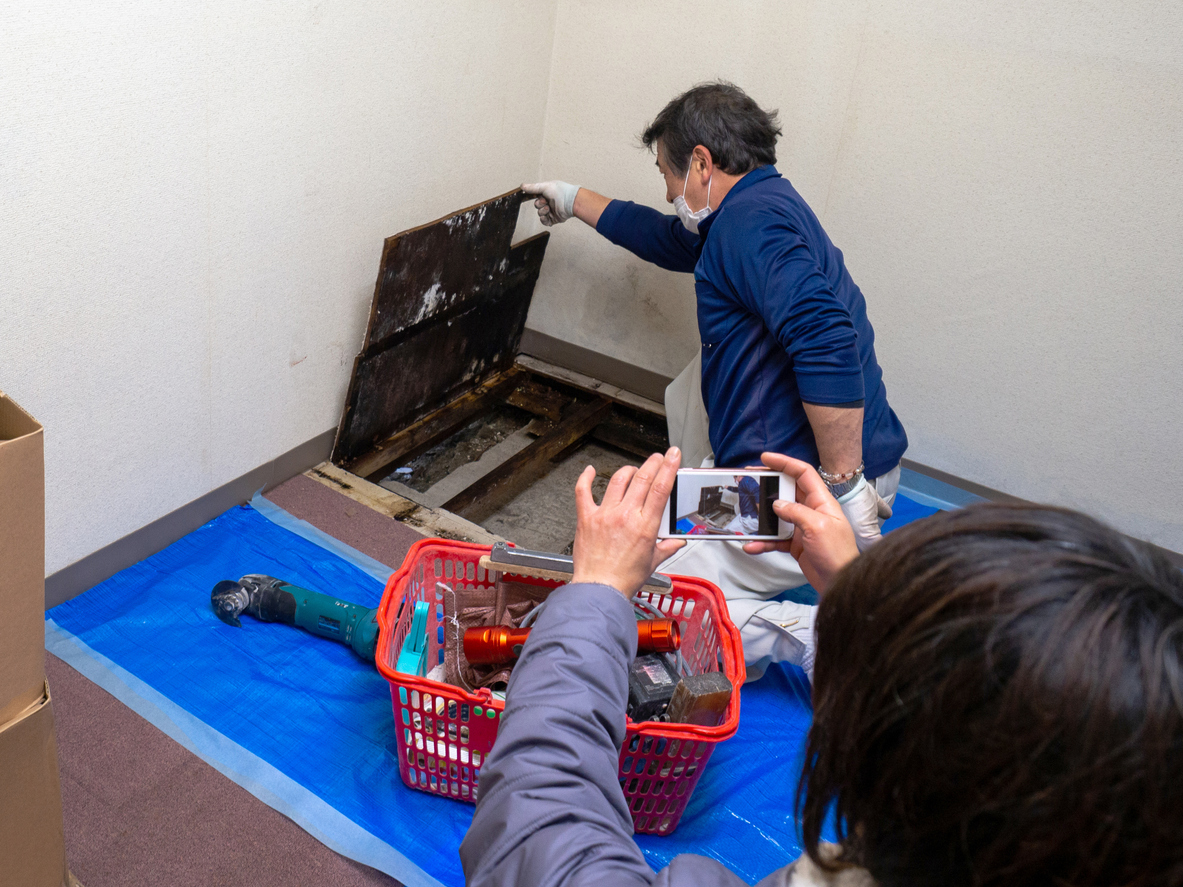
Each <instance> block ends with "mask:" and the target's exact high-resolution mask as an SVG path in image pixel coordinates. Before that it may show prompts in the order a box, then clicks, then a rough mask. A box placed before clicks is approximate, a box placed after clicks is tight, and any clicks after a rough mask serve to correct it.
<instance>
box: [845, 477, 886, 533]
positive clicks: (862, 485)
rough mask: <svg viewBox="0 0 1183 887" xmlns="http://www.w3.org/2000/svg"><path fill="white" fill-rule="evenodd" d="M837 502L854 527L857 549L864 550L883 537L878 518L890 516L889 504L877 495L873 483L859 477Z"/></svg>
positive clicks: (877, 492)
mask: <svg viewBox="0 0 1183 887" xmlns="http://www.w3.org/2000/svg"><path fill="white" fill-rule="evenodd" d="M838 504H839V505H841V506H842V513H843V514H845V515H846V519H847V520H848V521H850V526H851V527H852V528H853V529H854V538H855V541H856V542H857V543H858V550H859V551H866V550H867V549H868V548H870V547H871V546H872V545H874V544H875V543H876V542H878V541H879V540H880V539H882V538H883V534H882V532H881V531H880V529H879V518H880V517H884V518H888V517H891V506H890V505H888V504H887V503H886V502H885V501H884V500H883V498H882V497H881V496H880V495H879V491H878V490H876V489H875V485H874V484H872V483H869V482H868V481H867V479H866V478H865V477H864V478H860V479H859V482H858V483H857V484H856V485H855V487H854V489H853V490H851V491H850V492H848V493H846V494H845V495H843V496H842V497H841V498H840V499H839V500H838Z"/></svg>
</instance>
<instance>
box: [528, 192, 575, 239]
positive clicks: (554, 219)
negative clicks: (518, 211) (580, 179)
mask: <svg viewBox="0 0 1183 887" xmlns="http://www.w3.org/2000/svg"><path fill="white" fill-rule="evenodd" d="M522 190H523V191H525V192H526V193H527V194H536V195H538V199H537V200H535V201H534V208H535V209H537V210H538V220H539V221H540V222H542V224H544V225H546V226H547V227H548V228H549V227H550V226H551V225H557V224H558V223H559V222H565V221H567V219H569V218H571V216H573V215H575V195H576V194H578V193H579V186H578V185H569V184H567V183H566V182H539V183H538V184H537V185H522Z"/></svg>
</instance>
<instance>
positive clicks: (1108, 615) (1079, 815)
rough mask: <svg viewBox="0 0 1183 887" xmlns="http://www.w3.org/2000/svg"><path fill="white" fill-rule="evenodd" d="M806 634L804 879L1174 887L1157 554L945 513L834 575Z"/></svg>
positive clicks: (1176, 721)
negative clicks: (812, 865)
mask: <svg viewBox="0 0 1183 887" xmlns="http://www.w3.org/2000/svg"><path fill="white" fill-rule="evenodd" d="M817 633H818V650H817V660H816V664H815V673H814V691H813V692H814V697H813V698H814V711H815V714H814V722H813V726H812V728H811V730H810V733H809V740H808V750H807V754H806V765H805V768H804V771H803V773H802V776H801V782H800V784H799V786H798V794H797V798H798V803H799V804H800V807H801V812H802V832H803V837H804V846H805V848H806V851H807V852H808V854H809V856H810V857H811V858H813V859H814V860H815V861H817V862H818V863H819V864H820V865H822V866H823V867H827V868H831V869H832V868H834V867H835V865H837V866H839V867H840V866H841V865H842V864H846V863H849V864H855V865H861V866H863V867H865V868H867V869H868V870H869V871H870V873H871V875H872V876H874V878H875V879H876V880H877V881H878V883H879V884H880V885H881V887H902V885H905V884H907V885H912V887H928V885H937V884H939V885H942V887H949V885H975V887H979V885H981V887H985V885H1006V887H1025V885H1036V884H1038V885H1049V884H1055V885H1073V887H1091V885H1098V887H1099V885H1105V887H1113V885H1150V884H1155V885H1159V884H1164V885H1165V884H1183V839H1181V836H1183V573H1181V572H1180V571H1179V570H1178V569H1176V568H1175V567H1174V566H1173V565H1171V564H1170V563H1169V561H1167V560H1166V558H1164V557H1163V556H1162V555H1161V554H1160V553H1158V552H1156V551H1154V550H1153V549H1151V548H1150V547H1149V546H1146V545H1143V544H1140V543H1138V542H1135V541H1132V540H1130V539H1128V538H1126V537H1124V536H1122V535H1121V534H1119V533H1117V532H1116V531H1114V530H1112V529H1110V528H1108V527H1106V526H1104V525H1102V524H1101V523H1099V522H1097V521H1095V520H1093V519H1092V518H1089V517H1086V516H1084V515H1081V514H1078V513H1075V512H1071V511H1066V510H1063V509H1056V508H1050V507H1042V506H1011V505H979V506H973V507H969V508H966V509H963V510H959V511H954V512H948V513H941V514H939V515H935V516H933V517H931V518H928V519H925V520H922V521H918V522H916V523H913V524H910V525H908V526H905V527H901V528H900V529H898V530H896V531H895V532H893V533H891V534H889V535H887V536H885V537H884V539H883V541H882V542H880V543H878V544H877V545H876V546H874V547H873V548H872V549H870V550H869V551H868V552H867V553H865V554H863V555H862V556H860V557H859V558H857V559H856V560H855V561H854V562H853V563H851V564H850V565H849V566H848V567H847V568H846V569H845V570H843V571H842V572H841V573H840V574H839V575H838V576H837V577H836V578H835V580H834V582H833V583H832V585H831V587H830V589H829V590H828V592H827V593H826V595H825V596H824V597H823V599H822V601H821V604H820V608H819V612H818V617H817ZM835 814H836V816H837V822H839V823H840V832H841V836H842V837H841V845H842V852H841V856H840V857H839V859H838V861H837V863H834V862H827V861H825V860H824V859H823V856H825V854H824V853H823V852H822V851H820V850H819V840H820V835H821V829H822V825H823V822H825V821H826V820H827V817H829V816H833V815H835Z"/></svg>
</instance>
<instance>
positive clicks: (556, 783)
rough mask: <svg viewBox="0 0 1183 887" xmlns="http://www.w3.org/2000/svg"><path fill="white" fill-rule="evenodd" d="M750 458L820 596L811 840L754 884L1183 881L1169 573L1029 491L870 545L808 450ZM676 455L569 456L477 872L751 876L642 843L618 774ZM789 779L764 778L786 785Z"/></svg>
mask: <svg viewBox="0 0 1183 887" xmlns="http://www.w3.org/2000/svg"><path fill="white" fill-rule="evenodd" d="M765 459H766V464H768V466H769V467H770V468H774V469H776V470H778V471H785V472H787V473H789V474H790V475H792V476H794V477H795V479H796V482H797V497H796V498H797V500H798V501H796V502H783V501H778V502H777V503H776V506H775V508H776V510H777V512H778V514H779V515H780V516H781V517H782V518H783V519H785V520H791V521H792V522H793V523H794V524H795V525H796V530H795V532H794V533H793V537H792V540H791V541H790V542H789V543H787V544H788V545H789V546H790V550H791V551H792V553H793V554H794V555H796V557H797V560H798V562H799V563H800V564H801V567H802V569H803V570H804V571H805V573H806V575H807V576H808V577H809V579H810V581H811V582H812V583H813V584H814V587H815V588H817V589H818V591H819V592H820V593H821V603H820V616H819V620H818V622H819V648H818V656H817V669H816V675H815V681H814V684H813V707H814V719H813V725H812V727H811V729H810V731H809V737H808V746H807V748H806V750H805V755H804V765H803V771H802V776H801V782H800V794H799V796H798V797H799V800H800V802H801V806H800V810H801V814H800V816H801V826H802V835H803V840H802V845H803V847H804V850H805V853H804V854H803V855H802V856H801V858H800V859H798V860H797V861H795V862H793V863H792V864H790V865H788V866H786V867H785V868H782V869H779V870H777V871H775V872H772V873H770V874H769V875H768V876H767V877H766V878H764V879H763V880H762V881H760V887H823V885H825V887H876V885H877V887H905V885H907V887H913V885H942V887H971V885H986V884H989V885H995V884H998V885H1001V884H1005V885H1008V887H1011V885H1013V887H1036V885H1039V887H1042V885H1047V884H1063V885H1072V887H1109V885H1115V884H1146V885H1150V884H1156V885H1157V884H1163V885H1167V884H1178V883H1180V879H1181V873H1183V842H1180V840H1179V835H1180V834H1183V780H1180V778H1179V775H1180V773H1183V742H1181V741H1180V737H1183V686H1181V680H1183V678H1181V676H1183V573H1180V572H1179V571H1178V570H1177V569H1176V568H1174V567H1173V566H1172V565H1171V564H1170V563H1169V562H1168V561H1167V560H1166V559H1165V558H1164V557H1162V556H1161V555H1160V554H1158V553H1157V552H1155V551H1153V550H1152V549H1150V548H1149V546H1146V545H1143V544H1141V543H1137V542H1133V541H1131V540H1129V539H1126V538H1125V537H1123V536H1121V535H1120V534H1119V533H1117V532H1116V531H1114V530H1111V529H1109V528H1107V527H1104V526H1102V525H1101V524H1099V523H1098V522H1097V521H1095V520H1093V519H1092V518H1089V517H1086V516H1085V515H1081V514H1077V513H1074V512H1070V511H1066V510H1063V509H1056V508H1047V507H1041V506H1011V505H977V506H971V507H969V508H966V509H963V510H960V511H956V512H944V513H940V514H938V515H936V516H934V517H931V518H927V519H925V520H922V521H916V522H914V523H912V524H909V525H907V526H905V527H902V528H901V529H900V530H898V531H896V532H894V533H892V534H890V535H889V536H888V537H886V538H885V539H884V541H883V542H881V543H880V544H878V545H876V546H874V547H873V548H872V549H870V550H869V551H867V552H866V553H864V554H862V555H860V554H859V552H858V547H857V545H856V542H855V534H854V532H853V531H852V529H851V527H850V525H849V524H848V523H847V521H846V518H845V515H844V514H843V512H842V510H841V508H840V507H839V506H838V504H837V502H836V501H835V499H834V497H833V495H832V494H831V493H830V492H829V490H828V489H827V487H826V486H825V484H824V483H823V482H822V480H821V478H820V477H819V476H818V475H817V473H816V472H815V471H814V469H813V468H812V467H810V466H809V465H807V464H805V463H803V462H799V461H797V460H793V459H788V458H787V457H784V456H773V455H772V454H767V455H766V457H765ZM678 460H679V454H678V452H677V450H671V451H670V452H669V453H667V454H666V456H665V457H664V458H662V457H661V456H652V457H650V459H649V460H648V461H647V462H646V463H645V464H644V465H643V466H641V467H640V468H639V469H637V468H632V467H627V468H622V469H621V470H620V471H618V472H617V473H616V475H614V476H613V478H612V480H611V482H610V483H609V484H608V488H607V490H606V491H605V492H604V496H603V499H602V502H601V504H600V505H598V506H597V505H596V503H595V501H594V499H593V498H592V493H591V484H592V480H593V478H594V476H595V471H594V469H591V468H590V467H589V468H588V469H587V470H586V471H585V472H584V474H583V475H582V476H581V477H580V479H579V481H578V484H577V486H576V511H577V515H578V524H577V529H576V535H575V549H574V576H573V580H572V582H571V584H570V585H567V586H565V587H562V588H559V589H556V590H555V591H554V592H553V593H552V594H551V596H550V598H549V599H548V600H547V602H546V603H545V604H544V606H543V608H542V609H541V611H540V613H539V616H538V619H537V621H536V622H535V623H534V626H533V629H532V631H531V633H530V637H529V640H527V641H526V644H525V646H524V648H523V650H522V655H521V658H520V659H519V660H518V662H517V664H516V665H515V666H514V670H513V674H512V675H511V677H510V681H509V688H508V691H507V697H506V705H505V712H504V714H503V716H502V718H501V726H500V729H499V731H498V734H497V742H496V744H495V745H494V746H493V750H492V752H491V753H490V754H489V756H488V758H487V759H486V762H485V764H484V766H483V767H482V769H481V774H480V794H479V799H478V801H477V805H476V812H475V814H474V816H473V820H472V826H471V827H470V829H469V831H468V834H467V835H466V836H465V839H464V842H463V843H462V844H461V846H460V858H461V862H462V864H463V867H464V873H465V879H466V882H467V884H468V885H469V887H579V885H601V884H611V885H613V887H644V885H650V884H655V885H663V887H708V885H709V887H740V885H741V884H742V883H743V882H742V881H741V880H740V878H738V877H737V876H736V875H735V874H734V873H732V872H731V871H729V870H728V869H727V868H726V867H725V866H723V865H722V864H720V863H719V862H718V861H717V860H714V859H708V858H706V857H702V856H696V855H692V854H685V855H681V856H677V857H675V858H674V859H673V860H672V861H671V863H670V865H669V866H668V867H666V868H664V869H662V870H661V871H660V872H655V871H654V870H653V869H652V868H650V866H649V865H648V863H647V862H646V861H645V857H644V856H643V855H642V853H641V851H640V849H639V848H638V847H637V845H636V843H635V842H634V840H633V827H632V826H633V823H632V818H631V816H630V813H629V809H628V805H627V803H626V801H625V798H624V793H623V791H622V789H621V786H620V781H619V778H618V768H619V756H620V747H621V743H622V742H623V741H624V738H625V709H626V706H627V699H628V667H629V663H630V662H631V661H632V659H633V658H634V656H635V655H636V649H637V631H636V621H635V617H634V615H633V608H632V604H631V602H630V598H632V596H633V595H634V594H635V593H636V592H637V590H638V589H639V588H640V587H641V585H642V583H644V582H645V581H646V579H647V578H648V576H649V574H650V572H651V571H652V570H653V568H654V566H656V564H657V563H658V562H660V561H662V560H664V559H666V558H667V557H668V556H669V555H670V554H671V553H672V552H673V551H675V550H676V549H677V548H678V546H679V545H681V544H682V542H681V541H680V540H674V539H665V540H661V541H660V542H659V541H657V539H656V534H657V530H658V526H659V524H660V521H661V515H662V512H663V509H664V506H665V501H666V499H667V498H668V497H669V494H670V490H671V488H672V485H673V476H674V473H675V471H676V470H677V467H678ZM761 544H777V545H782V544H786V543H761ZM730 741H731V742H739V741H742V735H741V736H738V737H736V738H735V739H732V740H730ZM786 754H794V755H795V754H797V749H796V748H786ZM712 766H713V765H712ZM794 788H795V786H793V785H782V786H775V785H769V786H768V790H769V792H776V791H780V792H782V793H783V795H784V799H785V801H784V808H783V809H790V808H791V809H794V810H796V809H798V808H797V806H796V804H795V802H794V797H795V796H794ZM833 820H836V821H837V823H838V826H837V828H838V832H839V835H840V837H841V843H840V844H837V845H834V844H826V843H824V842H822V841H821V839H820V835H821V831H822V828H823V824H824V823H827V822H830V821H833Z"/></svg>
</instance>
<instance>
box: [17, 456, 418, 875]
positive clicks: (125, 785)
mask: <svg viewBox="0 0 1183 887" xmlns="http://www.w3.org/2000/svg"><path fill="white" fill-rule="evenodd" d="M266 495H267V497H268V498H269V499H271V500H272V501H273V502H275V503H276V504H277V505H279V506H280V507H282V508H284V509H286V510H287V511H289V512H290V513H292V514H294V515H295V516H296V517H299V518H301V519H303V520H306V521H308V522H309V523H311V524H313V525H314V526H317V527H319V528H320V529H322V530H324V531H325V532H326V533H329V534H330V535H332V536H334V537H336V538H338V539H340V540H341V541H343V542H346V543H348V544H350V545H352V546H353V547H354V548H357V549H359V550H361V551H364V552H365V553H366V554H368V555H370V556H371V557H373V558H375V559H377V560H379V561H381V562H382V563H385V564H387V565H388V566H390V567H391V568H392V569H394V568H397V567H398V565H399V564H400V563H401V562H402V559H403V556H404V555H405V554H406V551H407V549H408V548H409V547H410V546H411V545H412V544H413V543H414V542H415V541H416V540H418V539H420V538H422V537H421V536H420V535H419V534H418V533H416V532H415V531H414V530H412V529H410V528H409V527H405V526H403V525H402V524H399V523H397V522H396V521H393V520H391V519H390V518H388V517H385V516H384V515H381V514H378V513H377V512H375V511H372V510H370V509H368V508H366V507H365V506H363V505H359V504H358V503H356V502H354V501H353V500H351V499H349V498H348V497H347V496H344V495H342V494H340V493H337V492H336V491H334V490H331V489H329V488H328V487H326V486H324V485H323V484H320V483H317V482H316V481H314V480H312V479H310V478H307V477H303V476H297V477H295V478H292V479H291V480H290V481H287V482H286V483H284V484H281V485H280V486H278V487H276V488H275V489H274V490H272V491H271V492H270V493H267V494H266ZM46 658H47V663H46V670H47V674H48V676H49V683H50V687H51V688H52V690H53V708H54V715H55V717H56V720H57V738H58V754H59V760H60V763H61V774H62V800H63V807H64V813H65V828H66V850H67V857H68V860H69V863H70V868H71V870H72V871H73V872H74V874H75V875H76V876H77V878H78V879H79V881H81V882H82V884H83V885H85V887H149V885H151V887H162V885H166V887H238V885H250V887H327V885H332V887H397V884H398V882H397V881H395V880H394V879H393V878H390V877H389V876H387V875H385V874H383V873H381V872H379V871H376V870H375V869H371V868H369V867H367V866H364V865H361V864H359V863H356V862H353V861H352V860H349V859H346V858H345V857H343V856H340V855H338V854H337V853H335V852H333V851H332V850H330V849H328V848H327V847H325V846H324V845H323V844H321V843H320V842H319V841H317V840H316V839H315V838H313V837H312V836H311V835H309V834H308V833H307V832H305V831H304V830H303V829H301V828H300V827H299V826H298V825H296V824H295V823H294V822H292V821H291V820H289V819H287V818H286V817H285V816H283V815H282V814H280V813H277V812H276V811H274V810H272V809H271V808H270V807H268V806H267V805H266V804H264V803H263V802H262V801H260V800H258V799H257V798H255V797H254V796H253V795H251V794H250V793H248V792H247V791H246V790H245V789H243V788H241V787H239V786H238V785H236V784H235V783H233V782H231V781H230V780H229V779H227V778H226V777H224V776H223V775H222V774H221V773H219V772H218V771H217V770H215V769H213V768H212V767H210V766H209V765H208V764H206V763H205V762H204V761H202V760H201V759H200V758H198V757H196V756H195V755H193V754H191V753H190V752H189V751H187V750H186V749H185V748H183V747H182V746H180V745H178V744H177V743H176V742H174V741H173V740H172V739H170V738H169V737H168V736H166V735H165V734H163V733H161V732H160V731H159V730H158V729H157V728H156V727H154V726H152V725H151V724H149V723H148V722H147V721H145V720H144V719H142V718H141V717H140V716H139V715H137V714H136V713H135V712H133V711H132V710H131V709H130V708H128V707H127V706H125V705H124V704H123V703H122V702H120V701H119V700H117V699H115V697H113V696H111V695H109V694H108V693H107V692H106V691H105V690H103V689H101V688H100V687H99V686H98V685H96V684H93V683H91V682H90V681H89V680H88V679H86V678H85V677H83V676H82V675H80V674H79V673H78V672H76V671H74V670H73V669H72V668H70V666H68V665H66V664H65V663H64V662H62V661H61V660H60V659H57V658H56V657H54V656H47V657H46ZM0 880H2V878H0Z"/></svg>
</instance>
